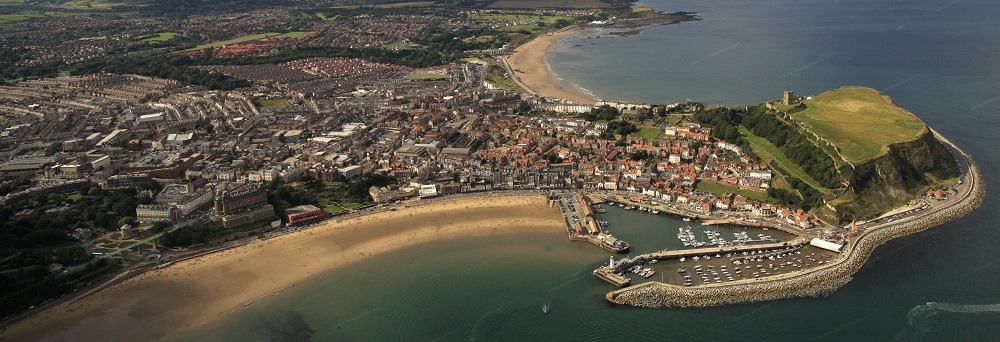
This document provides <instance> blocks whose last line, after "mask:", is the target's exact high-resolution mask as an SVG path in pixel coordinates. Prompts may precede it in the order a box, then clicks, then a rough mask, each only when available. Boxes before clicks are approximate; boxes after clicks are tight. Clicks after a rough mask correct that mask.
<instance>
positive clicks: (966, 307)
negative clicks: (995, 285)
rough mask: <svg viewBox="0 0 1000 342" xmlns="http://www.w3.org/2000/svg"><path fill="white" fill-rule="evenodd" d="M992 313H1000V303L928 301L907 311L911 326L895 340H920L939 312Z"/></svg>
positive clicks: (907, 318)
mask: <svg viewBox="0 0 1000 342" xmlns="http://www.w3.org/2000/svg"><path fill="white" fill-rule="evenodd" d="M941 312H946V313H969V314H976V313H987V314H989V313H992V314H1000V304H954V303H937V302H927V304H924V305H917V306H916V307H914V308H913V309H910V312H908V313H906V321H907V323H909V327H907V328H906V330H904V331H903V333H901V334H900V335H899V336H897V337H896V338H895V339H894V340H897V341H898V340H903V341H915V340H920V339H922V338H923V337H924V335H926V334H927V333H928V332H930V326H929V325H928V324H927V323H928V322H929V321H930V318H931V317H932V316H934V315H936V314H938V313H941Z"/></svg>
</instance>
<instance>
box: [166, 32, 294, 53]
mask: <svg viewBox="0 0 1000 342" xmlns="http://www.w3.org/2000/svg"><path fill="white" fill-rule="evenodd" d="M283 34H287V33H278V32H268V33H261V34H252V35H249V36H243V37H236V38H233V39H229V40H222V41H218V42H213V43H208V44H201V45H198V46H195V47H193V48H190V49H187V50H184V51H198V50H204V49H207V48H213V47H220V46H223V45H230V44H236V43H242V42H246V41H251V40H258V39H264V38H272V37H277V36H280V35H283Z"/></svg>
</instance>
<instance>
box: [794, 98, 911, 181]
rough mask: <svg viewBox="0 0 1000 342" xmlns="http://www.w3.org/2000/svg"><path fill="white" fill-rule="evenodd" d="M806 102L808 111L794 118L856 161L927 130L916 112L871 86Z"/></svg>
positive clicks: (852, 161) (886, 149) (850, 159)
mask: <svg viewBox="0 0 1000 342" xmlns="http://www.w3.org/2000/svg"><path fill="white" fill-rule="evenodd" d="M803 103H805V104H806V106H807V108H806V110H804V111H801V112H798V113H795V114H792V117H793V118H795V119H798V120H801V121H802V122H804V123H805V124H806V125H807V126H809V129H810V130H811V131H813V132H815V133H816V134H817V135H819V136H820V137H823V138H825V139H827V140H829V141H830V142H832V143H833V144H834V145H837V147H839V148H840V152H841V154H843V155H844V157H845V158H847V160H849V161H850V162H851V163H854V164H859V163H861V162H864V161H867V160H869V159H872V158H875V157H878V156H880V155H882V154H883V153H885V152H886V151H888V148H887V146H888V145H890V144H893V143H897V142H902V141H910V140H913V139H914V138H916V137H917V136H918V135H920V134H921V133H922V132H924V130H925V129H926V126H925V125H924V123H923V121H920V119H918V118H917V117H916V116H914V115H913V113H910V112H908V111H906V110H905V109H902V108H899V107H897V106H896V105H895V104H893V103H892V100H890V99H889V97H888V96H885V95H883V94H881V93H879V92H878V91H876V90H875V89H871V88H865V87H842V88H838V89H834V90H830V91H827V92H825V93H822V94H819V95H816V96H814V97H813V98H812V99H811V100H804V101H803Z"/></svg>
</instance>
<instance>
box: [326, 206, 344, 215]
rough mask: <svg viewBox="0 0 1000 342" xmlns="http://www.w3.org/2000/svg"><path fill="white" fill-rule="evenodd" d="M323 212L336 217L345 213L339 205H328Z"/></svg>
mask: <svg viewBox="0 0 1000 342" xmlns="http://www.w3.org/2000/svg"><path fill="white" fill-rule="evenodd" d="M323 211H324V212H326V213H327V214H330V215H334V214H338V213H341V212H343V211H344V209H343V208H341V207H340V206H338V205H328V206H326V207H323Z"/></svg>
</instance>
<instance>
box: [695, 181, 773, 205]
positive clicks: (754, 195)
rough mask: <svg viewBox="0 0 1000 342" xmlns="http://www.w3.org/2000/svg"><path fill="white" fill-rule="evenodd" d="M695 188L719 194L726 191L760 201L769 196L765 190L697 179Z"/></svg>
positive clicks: (765, 200)
mask: <svg viewBox="0 0 1000 342" xmlns="http://www.w3.org/2000/svg"><path fill="white" fill-rule="evenodd" d="M697 189H698V190H701V191H708V192H711V193H714V194H719V195H721V194H724V193H727V192H729V193H734V194H737V195H740V196H743V197H746V198H749V199H751V200H754V201H760V202H767V201H768V199H769V198H770V197H769V196H768V195H767V192H765V191H755V190H747V189H740V188H737V187H734V186H729V185H725V184H720V183H714V182H703V181H699V182H698V185H697Z"/></svg>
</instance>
